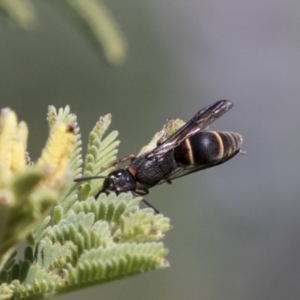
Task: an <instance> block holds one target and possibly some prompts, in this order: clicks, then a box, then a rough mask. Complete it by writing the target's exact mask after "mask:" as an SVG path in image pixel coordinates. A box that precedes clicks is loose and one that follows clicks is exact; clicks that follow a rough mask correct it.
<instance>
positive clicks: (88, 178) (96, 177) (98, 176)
mask: <svg viewBox="0 0 300 300" xmlns="http://www.w3.org/2000/svg"><path fill="white" fill-rule="evenodd" d="M100 178H107V176H100V175H97V176H87V177H80V178H75V179H74V181H75V182H83V181H88V180H92V179H100Z"/></svg>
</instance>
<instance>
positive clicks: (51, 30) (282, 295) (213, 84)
mask: <svg viewBox="0 0 300 300" xmlns="http://www.w3.org/2000/svg"><path fill="white" fill-rule="evenodd" d="M34 3H35V4H36V7H37V11H38V17H39V24H38V26H37V27H36V28H35V29H34V30H33V31H30V32H23V31H19V30H15V29H12V28H11V27H9V26H8V25H7V23H6V21H4V20H3V19H1V20H0V66H1V68H0V86H1V88H0V106H1V107H4V106H10V107H11V108H13V109H14V110H16V111H17V113H18V114H19V117H20V118H21V119H23V120H25V121H26V122H27V123H28V124H29V127H30V137H29V138H30V139H29V150H30V152H31V156H32V157H33V158H34V159H35V158H36V157H37V156H38V155H39V153H40V151H41V149H42V147H43V145H44V143H45V140H46V137H47V123H46V121H45V115H46V110H47V106H48V105H49V104H53V105H55V106H57V107H60V106H64V105H66V104H69V105H71V108H72V110H73V111H74V112H75V113H77V114H78V118H79V123H80V125H81V128H82V133H83V139H84V142H85V143H86V141H87V136H88V132H89V130H90V129H91V128H92V126H93V125H94V123H95V122H96V120H97V119H98V117H99V116H100V115H103V114H106V113H108V112H110V113H112V115H113V125H112V129H118V130H119V132H120V139H121V141H122V144H121V149H120V156H123V155H126V154H131V153H137V152H138V151H139V149H140V148H141V146H143V145H145V144H146V143H147V142H148V141H149V140H150V138H151V137H152V135H153V134H154V133H155V132H156V131H158V130H159V129H160V128H161V126H162V124H164V122H165V120H166V118H176V117H181V118H184V119H186V120H188V119H189V118H191V117H192V116H193V115H194V113H195V112H196V111H197V110H199V109H200V108H202V107H204V106H206V105H208V104H210V103H212V102H214V101H216V100H219V99H231V100H232V101H234V103H235V106H234V108H233V109H232V110H231V111H230V112H228V113H227V114H226V115H224V116H223V117H222V118H221V119H219V120H217V121H216V122H215V123H214V124H213V125H212V128H213V129H217V130H228V131H236V132H239V133H241V134H243V136H244V144H243V150H246V151H247V155H244V156H243V155H238V156H237V157H236V158H234V159H233V160H231V161H229V162H228V163H226V164H224V165H222V166H219V167H216V168H212V169H208V170H205V171H203V172H199V173H195V174H193V175H190V176H188V177H184V178H182V179H180V180H177V181H175V182H173V185H172V186H169V185H165V186H159V187H156V188H154V189H153V190H152V191H151V193H150V195H149V197H148V198H147V199H148V200H150V201H151V202H153V203H154V204H155V205H156V206H157V207H158V208H159V209H160V210H161V211H162V212H163V213H164V214H165V215H166V216H168V217H170V218H171V221H172V225H173V227H174V228H173V229H172V230H171V231H170V232H169V233H168V234H167V238H166V240H165V243H166V246H167V247H168V248H169V251H170V252H169V255H168V260H169V261H170V264H171V267H170V268H168V269H165V270H162V271H156V272H152V273H148V274H145V275H140V276H136V277H132V278H130V279H127V280H122V281H117V282H114V283H110V284H107V285H102V286H98V287H95V288H90V289H88V290H83V291H80V292H76V293H72V294H69V295H65V296H61V297H59V298H58V299H61V300H67V299H72V300H76V299H82V298H84V297H88V298H87V299H119V300H121V299H143V300H148V299H159V300H160V299H164V300H168V299H172V300H182V299H191V300H193V299H205V300H216V299H222V300H240V299H243V300H248V299H251V300H253V299H264V300H268V299H272V300H276V299H289V300H290V299H299V298H300V284H299V280H300V221H299V216H300V199H299V195H300V183H299V170H300V166H299V129H300V126H299V125H300V118H299V109H300V102H299V99H300V34H299V33H300V2H299V1H297V0H286V1H278V0H265V1H259V0H253V1H238V0H231V1H230V0H223V1H200V0H198V1H193V0H186V1H179V0H151V1H150V0H145V1H133V0H128V1H118V0H112V1H107V5H108V6H109V8H110V10H111V12H112V13H113V14H114V16H115V17H116V19H117V20H118V22H119V25H120V27H121V28H122V29H123V32H124V34H125V36H126V37H127V39H128V43H129V46H130V49H129V56H128V59H127V61H126V62H125V64H124V65H123V66H121V67H120V68H110V67H109V66H108V65H107V64H105V63H104V62H103V61H102V60H101V58H99V56H98V54H97V53H96V51H95V49H93V47H92V46H91V45H90V44H89V43H88V42H87V41H86V39H85V37H84V36H83V35H81V33H80V32H78V31H77V30H76V28H74V27H73V26H72V25H71V24H70V23H69V22H68V21H67V20H66V19H65V18H64V16H63V15H62V14H61V13H60V12H59V11H58V10H56V9H55V8H54V7H53V6H51V5H49V3H47V2H41V1H34Z"/></svg>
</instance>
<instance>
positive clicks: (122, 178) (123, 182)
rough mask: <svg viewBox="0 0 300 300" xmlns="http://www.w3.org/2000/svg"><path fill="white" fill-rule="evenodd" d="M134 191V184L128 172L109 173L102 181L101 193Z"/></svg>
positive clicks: (120, 170)
mask: <svg viewBox="0 0 300 300" xmlns="http://www.w3.org/2000/svg"><path fill="white" fill-rule="evenodd" d="M135 190H136V183H135V180H134V178H133V177H132V175H131V174H130V172H129V171H128V170H124V169H118V170H116V171H113V172H111V173H110V174H109V175H107V177H106V178H105V180H104V183H103V189H102V192H106V193H107V192H108V193H110V192H115V193H117V194H119V193H122V192H129V191H135Z"/></svg>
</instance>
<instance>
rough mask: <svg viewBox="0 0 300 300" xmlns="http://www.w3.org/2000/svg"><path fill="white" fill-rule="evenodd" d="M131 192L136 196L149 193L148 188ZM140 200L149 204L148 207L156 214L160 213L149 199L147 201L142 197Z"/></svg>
mask: <svg viewBox="0 0 300 300" xmlns="http://www.w3.org/2000/svg"><path fill="white" fill-rule="evenodd" d="M133 194H134V195H136V196H145V195H148V194H149V191H148V190H141V191H139V192H134V193H133ZM142 201H143V202H144V203H145V204H146V205H147V206H149V207H150V208H152V209H153V210H154V212H155V213H156V214H159V213H160V211H159V210H158V209H157V208H156V207H155V206H154V205H153V204H151V203H150V202H149V201H147V200H146V199H145V198H142Z"/></svg>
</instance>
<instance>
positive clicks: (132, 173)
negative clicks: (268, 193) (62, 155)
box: [75, 100, 242, 213]
mask: <svg viewBox="0 0 300 300" xmlns="http://www.w3.org/2000/svg"><path fill="white" fill-rule="evenodd" d="M232 106H233V103H232V102H231V101H229V100H220V101H217V102H215V103H213V104H211V105H209V106H207V107H205V108H203V109H201V110H200V111H198V112H197V113H196V115H195V116H194V117H193V118H192V119H191V120H190V121H188V122H187V123H184V122H182V123H183V125H182V124H181V125H182V126H181V127H179V128H176V130H175V132H173V133H170V132H171V130H170V126H168V124H167V125H166V126H165V127H164V130H163V131H162V132H161V133H160V134H159V137H156V139H155V146H154V147H152V149H150V150H148V151H147V150H144V151H143V152H141V153H140V154H139V155H138V156H135V155H129V156H126V157H123V158H121V159H120V160H118V161H117V162H116V163H114V165H116V164H118V163H120V162H124V161H126V160H129V159H130V160H131V163H130V164H129V165H128V166H127V167H126V168H125V169H117V170H115V171H112V172H111V173H110V174H108V175H107V176H90V177H82V178H77V179H75V181H76V182H81V181H85V180H90V179H96V178H105V180H104V183H103V187H102V189H101V190H100V191H99V192H98V193H97V195H96V196H95V197H98V195H99V194H100V193H112V192H115V193H116V194H119V193H123V192H132V193H133V194H135V195H140V196H144V195H147V194H148V193H149V191H148V190H149V189H150V188H151V187H153V186H155V185H158V184H162V183H165V182H167V183H171V181H172V180H173V179H176V178H179V177H182V176H185V175H187V174H191V173H194V172H197V171H200V170H203V169H207V168H210V167H213V166H217V165H220V164H222V163H224V162H225V161H227V160H229V159H231V158H232V157H234V156H235V155H236V154H237V153H239V152H240V151H241V144H242V136H241V135H240V134H238V133H235V132H225V131H210V130H209V129H208V125H209V124H210V123H212V122H213V121H215V120H216V119H217V118H219V117H220V116H222V115H223V114H224V113H226V112H227V111H228V110H229V109H231V108H232ZM169 122H171V121H169ZM177 126H178V125H177ZM173 130H174V128H173ZM142 201H143V202H144V203H145V204H147V205H148V206H149V207H151V208H153V209H154V211H155V212H156V213H158V212H159V211H158V210H157V209H156V208H155V207H154V206H153V205H152V204H151V203H149V202H148V201H147V200H146V199H142Z"/></svg>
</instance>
